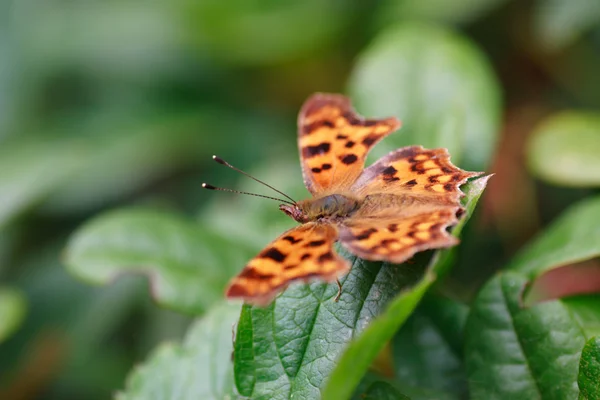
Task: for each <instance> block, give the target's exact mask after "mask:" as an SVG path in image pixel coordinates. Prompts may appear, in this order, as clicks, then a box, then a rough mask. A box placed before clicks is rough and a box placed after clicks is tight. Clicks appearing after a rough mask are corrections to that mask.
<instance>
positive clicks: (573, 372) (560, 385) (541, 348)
mask: <svg viewBox="0 0 600 400" xmlns="http://www.w3.org/2000/svg"><path fill="white" fill-rule="evenodd" d="M526 282H527V278H526V277H525V276H523V275H521V274H518V273H515V272H506V273H504V274H500V275H498V276H495V277H494V278H492V279H491V280H490V281H489V282H488V283H487V284H486V285H485V286H484V287H483V289H482V290H481V291H480V293H479V294H478V296H477V298H476V299H475V302H474V304H473V306H472V308H471V313H470V315H469V318H468V320H467V325H466V329H465V360H466V366H467V374H468V381H469V386H470V394H471V396H472V398H473V399H475V400H476V399H486V400H487V399H560V400H565V399H576V398H577V395H578V390H577V384H576V382H577V373H578V365H579V357H580V354H581V349H582V347H583V345H584V343H585V341H586V335H585V332H584V331H583V328H582V326H580V325H579V324H578V323H577V321H576V320H575V318H574V317H573V315H572V313H571V311H570V310H569V308H568V307H567V306H566V305H565V304H564V303H563V302H561V301H560V300H554V301H547V302H543V303H539V304H536V305H535V306H533V307H530V308H523V307H522V304H521V300H522V299H521V295H522V291H523V287H524V285H525V284H526Z"/></svg>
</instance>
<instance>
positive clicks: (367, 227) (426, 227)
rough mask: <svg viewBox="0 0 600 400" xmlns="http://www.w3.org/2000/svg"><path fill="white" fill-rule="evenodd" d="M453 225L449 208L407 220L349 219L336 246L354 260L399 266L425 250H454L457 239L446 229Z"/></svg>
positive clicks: (342, 228)
mask: <svg viewBox="0 0 600 400" xmlns="http://www.w3.org/2000/svg"><path fill="white" fill-rule="evenodd" d="M456 222H457V218H456V212H454V211H453V210H452V209H451V208H442V209H437V210H435V211H431V212H427V213H421V214H417V215H413V216H411V217H408V218H396V219H393V218H389V219H381V218H363V219H353V220H350V221H348V223H347V224H346V225H344V226H342V227H341V228H340V238H339V239H340V242H341V243H342V245H343V246H344V247H346V248H347V249H348V250H349V251H351V252H352V253H353V254H356V255H357V256H359V257H361V258H364V259H367V260H373V261H388V262H392V263H394V264H400V263H402V262H404V261H406V260H407V259H409V258H411V257H412V256H413V255H414V254H415V253H417V252H419V251H423V250H427V249H435V248H442V247H450V246H454V245H455V244H457V243H458V239H456V238H455V237H454V236H452V235H450V234H449V233H448V232H447V231H446V228H447V227H448V226H450V225H454V224H455V223H456Z"/></svg>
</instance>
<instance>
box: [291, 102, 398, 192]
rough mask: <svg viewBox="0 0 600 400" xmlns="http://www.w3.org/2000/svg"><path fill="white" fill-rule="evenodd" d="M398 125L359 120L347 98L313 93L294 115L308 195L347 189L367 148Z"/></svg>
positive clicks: (384, 120) (387, 120) (380, 121)
mask: <svg viewBox="0 0 600 400" xmlns="http://www.w3.org/2000/svg"><path fill="white" fill-rule="evenodd" d="M399 127H400V121H398V120H397V119H396V118H387V119H379V120H378V119H363V118H362V117H360V116H359V115H358V114H356V112H355V111H354V109H353V108H352V106H351V105H350V101H349V100H348V98H346V97H344V96H341V95H334V94H315V95H313V96H312V97H310V98H309V99H308V100H307V101H306V102H305V103H304V106H303V107H302V109H301V110H300V114H299V116H298V146H299V150H300V160H301V164H302V173H303V176H304V183H305V185H306V187H307V189H308V190H309V191H310V192H311V193H312V194H319V193H323V192H328V193H332V192H336V191H343V190H348V189H349V188H350V186H351V185H352V184H353V183H354V181H355V180H356V178H358V176H359V175H360V174H361V172H362V170H363V167H364V163H365V158H366V156H367V153H368V152H369V150H370V149H371V148H372V147H373V146H374V145H375V144H376V143H377V142H378V141H379V140H381V139H382V138H384V137H385V136H387V135H388V134H390V133H391V132H393V131H395V130H396V129H398V128H399Z"/></svg>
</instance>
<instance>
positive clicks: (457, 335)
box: [392, 296, 468, 400]
mask: <svg viewBox="0 0 600 400" xmlns="http://www.w3.org/2000/svg"><path fill="white" fill-rule="evenodd" d="M467 312H468V311H467V308H466V306H464V305H461V304H458V303H455V302H452V301H451V300H449V299H442V298H434V297H431V296H426V297H425V298H424V299H423V301H422V302H421V304H420V305H419V307H418V308H417V310H416V311H415V312H414V313H413V315H412V316H411V317H410V318H409V319H408V320H407V321H406V323H405V324H404V325H403V326H402V328H401V329H400V331H398V333H396V335H395V336H394V338H393V340H392V356H393V365H394V370H395V376H396V380H397V381H399V382H401V383H402V385H403V386H404V385H410V386H412V387H419V388H423V389H433V390H439V391H440V392H442V393H446V394H447V395H448V396H449V397H450V396H452V395H453V396H454V397H455V398H461V395H462V397H464V395H465V394H466V384H467V380H466V375H465V372H464V366H463V365H462V348H461V347H460V345H459V341H462V332H463V328H464V323H465V320H466V316H467ZM453 342H455V343H453ZM404 393H405V394H407V395H410V396H411V398H412V399H414V400H417V399H420V398H423V397H420V396H417V395H415V394H413V393H411V392H409V391H406V390H405V391H404ZM427 398H430V397H424V399H427Z"/></svg>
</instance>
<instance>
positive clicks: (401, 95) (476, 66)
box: [349, 23, 500, 170]
mask: <svg viewBox="0 0 600 400" xmlns="http://www.w3.org/2000/svg"><path fill="white" fill-rule="evenodd" d="M349 91H350V93H351V95H352V98H353V100H354V102H355V104H356V106H357V109H358V110H359V111H360V112H361V113H362V114H363V115H368V116H396V117H399V118H400V119H401V120H402V123H403V127H402V129H401V130H400V131H399V132H396V133H394V134H392V135H390V136H389V137H388V138H387V139H386V140H385V141H384V142H382V144H381V145H380V146H378V149H376V152H374V154H375V156H379V155H381V154H382V153H383V152H385V151H390V150H393V149H396V148H398V147H401V146H407V145H414V144H420V145H423V146H425V147H428V148H433V147H445V148H447V149H449V151H450V154H451V155H452V160H453V162H454V163H455V164H457V165H461V166H463V167H464V168H467V169H473V170H483V169H484V168H485V167H486V166H487V165H488V164H489V162H490V157H491V155H492V152H493V150H494V147H495V144H496V137H497V131H498V124H499V116H500V89H499V85H498V82H497V80H496V78H495V77H494V75H493V73H492V70H491V68H490V66H489V64H488V62H487V60H486V59H485V57H484V56H483V55H482V54H481V53H480V51H479V50H478V49H477V48H476V47H475V46H474V45H473V44H472V43H471V42H470V41H469V40H468V39H466V38H464V37H462V36H459V35H457V34H455V33H453V32H451V31H449V30H445V29H442V28H439V27H435V26H431V25H420V24H411V23H408V24H403V25H401V26H397V27H394V28H391V29H389V30H387V31H384V33H382V34H380V35H379V36H377V37H376V38H375V40H374V41H373V43H372V44H371V45H370V46H369V47H368V48H367V49H366V50H365V51H364V52H363V53H362V54H361V55H360V58H359V60H358V63H357V65H356V68H355V69H354V71H353V73H352V76H351V79H350V84H349Z"/></svg>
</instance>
